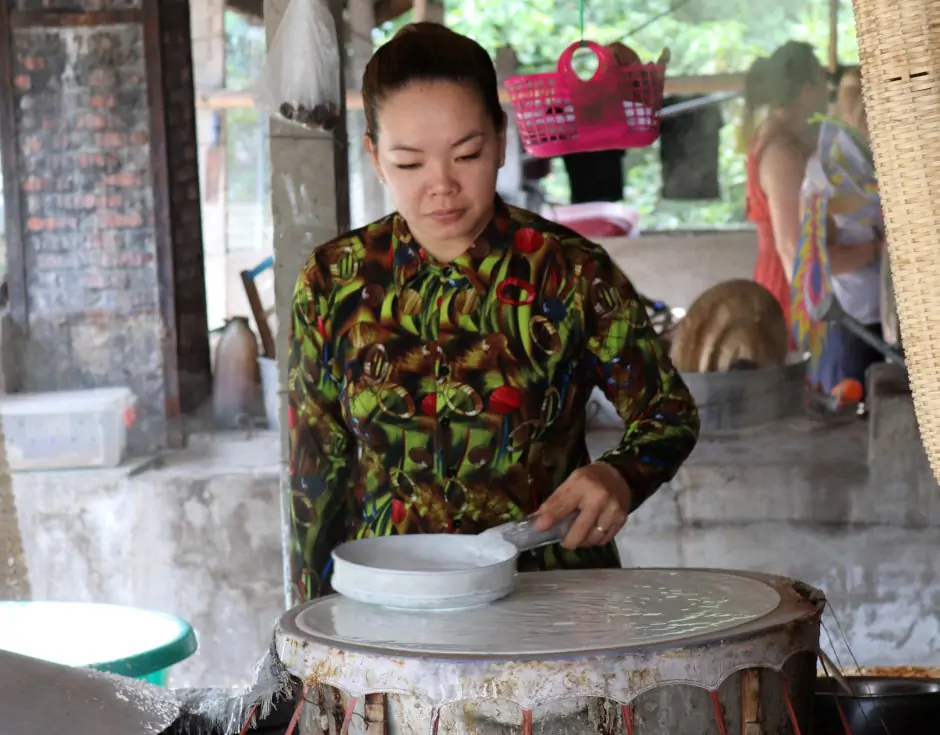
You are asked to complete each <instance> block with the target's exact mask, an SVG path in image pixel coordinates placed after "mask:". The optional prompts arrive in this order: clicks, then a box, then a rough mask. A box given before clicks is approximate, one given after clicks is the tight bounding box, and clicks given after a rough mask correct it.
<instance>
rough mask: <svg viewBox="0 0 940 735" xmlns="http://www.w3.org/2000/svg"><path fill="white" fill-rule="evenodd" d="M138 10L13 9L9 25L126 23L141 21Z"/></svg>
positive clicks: (33, 26)
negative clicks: (81, 11)
mask: <svg viewBox="0 0 940 735" xmlns="http://www.w3.org/2000/svg"><path fill="white" fill-rule="evenodd" d="M142 18H143V13H142V12H141V11H140V10H135V9H128V10H99V11H94V12H90V13H73V12H64V13H63V12H59V11H54V10H28V11H14V12H13V13H11V14H10V26H11V27H12V28H14V29H21V28H81V27H92V26H109V25H127V24H131V23H134V24H136V23H140V22H142Z"/></svg>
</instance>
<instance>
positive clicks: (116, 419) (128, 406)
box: [0, 388, 135, 471]
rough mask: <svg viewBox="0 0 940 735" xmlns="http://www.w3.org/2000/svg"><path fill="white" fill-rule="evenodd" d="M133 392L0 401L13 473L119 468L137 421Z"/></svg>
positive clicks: (38, 395)
mask: <svg viewBox="0 0 940 735" xmlns="http://www.w3.org/2000/svg"><path fill="white" fill-rule="evenodd" d="M134 405H135V399H134V394H133V393H131V391H130V389H129V388H97V389H90V390H78V391H50V392H48V393H17V394H14V395H8V396H0V420H2V422H3V435H4V439H5V444H6V455H7V462H8V463H9V465H10V469H11V470H14V471H17V470H19V471H22V470H65V469H79V468H83V467H117V466H118V465H119V464H121V461H122V460H123V459H124V450H125V448H126V446H127V428H128V426H130V425H131V424H133V422H134V412H133V411H134Z"/></svg>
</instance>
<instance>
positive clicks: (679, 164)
mask: <svg viewBox="0 0 940 735" xmlns="http://www.w3.org/2000/svg"><path fill="white" fill-rule="evenodd" d="M693 99H699V98H698V97H668V98H666V99H664V100H663V107H664V108H665V107H669V105H674V104H678V103H680V102H688V101H690V100H693ZM723 125H724V118H723V117H722V114H721V109H720V108H719V106H718V105H717V104H713V105H707V106H705V107H699V108H697V109H694V110H689V111H688V112H683V113H681V114H679V115H671V116H668V117H664V118H662V120H661V121H660V128H659V131H660V132H659V140H660V142H659V160H660V163H661V164H662V178H663V190H662V197H663V199H674V200H680V201H696V200H698V201H701V200H705V199H720V198H721V190H720V187H719V184H718V149H719V139H720V134H721V128H722V126H723Z"/></svg>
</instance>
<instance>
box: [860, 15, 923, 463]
mask: <svg viewBox="0 0 940 735" xmlns="http://www.w3.org/2000/svg"><path fill="white" fill-rule="evenodd" d="M854 5H855V23H856V28H857V31H858V45H859V57H860V60H861V67H862V82H863V89H864V94H865V106H866V111H867V113H868V124H869V128H870V130H871V139H872V149H873V151H874V154H875V166H876V169H877V171H878V180H879V186H880V189H881V196H882V203H883V207H884V213H885V224H886V229H887V237H888V249H889V252H890V262H891V275H892V277H893V279H894V287H895V291H896V299H897V306H898V315H899V317H900V322H901V335H902V337H903V343H904V350H905V355H906V360H907V365H908V369H909V370H910V377H911V390H912V392H913V395H914V408H915V410H916V412H917V421H918V424H919V426H920V432H921V437H922V439H923V442H924V447H925V448H926V450H927V456H928V457H929V459H930V465H931V467H932V468H933V471H934V475H935V476H937V477H940V339H938V337H937V335H940V195H938V192H940V160H938V159H940V126H938V125H937V121H938V120H940V1H938V0H855V3H854Z"/></svg>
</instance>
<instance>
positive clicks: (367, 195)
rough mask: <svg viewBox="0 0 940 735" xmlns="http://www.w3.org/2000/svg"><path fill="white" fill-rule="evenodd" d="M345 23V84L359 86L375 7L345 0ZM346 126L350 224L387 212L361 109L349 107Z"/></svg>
mask: <svg viewBox="0 0 940 735" xmlns="http://www.w3.org/2000/svg"><path fill="white" fill-rule="evenodd" d="M348 13H349V23H348V27H347V36H346V37H347V40H348V43H349V50H350V53H349V56H348V57H347V58H348V63H347V69H348V74H347V79H348V83H347V85H346V86H347V87H348V88H349V89H350V90H359V89H361V86H362V73H363V71H365V68H366V64H367V63H368V61H369V59H370V58H371V57H372V29H373V27H374V26H375V9H374V6H373V4H372V0H349V6H348ZM347 123H348V126H349V199H350V201H349V205H350V218H351V220H352V224H353V226H354V227H361V226H362V225H365V224H368V223H369V222H373V221H374V220H377V219H379V218H380V217H382V216H383V215H385V214H387V213H388V211H389V207H388V206H387V202H386V194H385V187H384V186H382V184H381V183H380V182H379V180H378V177H377V176H376V175H375V169H374V168H373V167H372V162H371V160H370V158H369V154H368V152H367V151H366V149H365V146H364V145H363V136H364V135H365V132H366V119H365V115H364V114H363V111H362V110H350V111H349V115H348V120H347Z"/></svg>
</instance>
